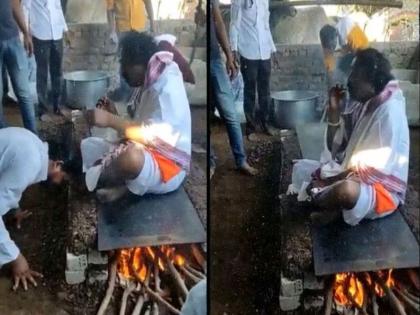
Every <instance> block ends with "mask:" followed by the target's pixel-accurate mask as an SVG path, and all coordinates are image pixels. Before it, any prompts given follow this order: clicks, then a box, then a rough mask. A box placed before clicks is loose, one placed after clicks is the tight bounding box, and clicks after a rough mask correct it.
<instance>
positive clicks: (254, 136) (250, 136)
mask: <svg viewBox="0 0 420 315" xmlns="http://www.w3.org/2000/svg"><path fill="white" fill-rule="evenodd" d="M246 137H247V139H248V141H251V142H257V141H258V140H259V138H258V135H257V134H256V133H255V132H253V133H250V134H248V135H247V136H246Z"/></svg>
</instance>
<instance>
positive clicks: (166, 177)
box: [150, 151, 181, 183]
mask: <svg viewBox="0 0 420 315" xmlns="http://www.w3.org/2000/svg"><path fill="white" fill-rule="evenodd" d="M150 153H151V154H152V156H153V159H154V160H155V161H156V163H157V164H158V166H159V169H160V174H161V177H162V181H163V182H164V183H166V182H168V181H170V180H171V179H172V178H173V177H175V176H176V175H178V174H179V172H181V167H180V166H178V165H177V164H176V163H175V162H174V161H172V160H170V159H168V158H166V157H164V156H163V155H162V154H160V153H158V152H156V151H150Z"/></svg>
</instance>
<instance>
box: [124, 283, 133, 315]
mask: <svg viewBox="0 0 420 315" xmlns="http://www.w3.org/2000/svg"><path fill="white" fill-rule="evenodd" d="M135 289H136V285H135V283H134V282H133V281H128V284H127V286H126V287H125V289H124V292H123V295H122V298H121V307H120V315H125V310H126V308H127V299H128V297H129V295H130V294H131V293H132V292H133V291H134V290H135Z"/></svg>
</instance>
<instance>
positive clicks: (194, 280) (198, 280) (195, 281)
mask: <svg viewBox="0 0 420 315" xmlns="http://www.w3.org/2000/svg"><path fill="white" fill-rule="evenodd" d="M179 269H181V270H182V272H183V273H184V275H185V276H186V277H187V278H189V279H190V280H191V281H192V282H193V283H194V284H197V283H198V282H200V281H201V280H202V279H201V278H198V277H196V276H195V275H193V274H192V273H191V272H189V271H188V270H187V269H186V268H185V267H184V266H179Z"/></svg>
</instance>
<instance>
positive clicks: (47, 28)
mask: <svg viewBox="0 0 420 315" xmlns="http://www.w3.org/2000/svg"><path fill="white" fill-rule="evenodd" d="M22 5H23V7H24V8H25V9H26V10H27V11H28V12H29V28H30V31H31V34H32V35H33V36H35V37H36V38H37V39H41V40H60V39H62V38H63V33H64V32H67V30H68V29H67V24H66V20H65V19H64V14H63V9H62V8H61V1H60V0H23V1H22Z"/></svg>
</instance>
